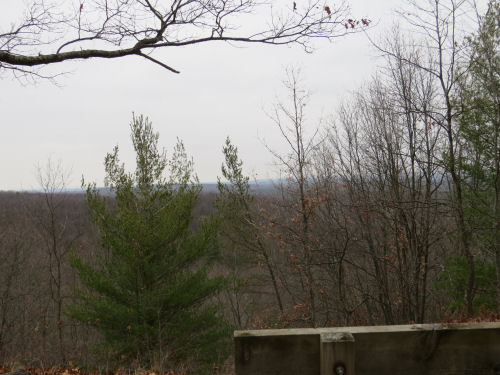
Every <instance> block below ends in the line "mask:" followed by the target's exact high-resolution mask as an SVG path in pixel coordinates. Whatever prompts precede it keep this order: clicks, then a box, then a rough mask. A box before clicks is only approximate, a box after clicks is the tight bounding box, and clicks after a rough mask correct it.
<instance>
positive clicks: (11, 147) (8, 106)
mask: <svg viewBox="0 0 500 375" xmlns="http://www.w3.org/2000/svg"><path fill="white" fill-rule="evenodd" d="M349 3H350V5H351V9H352V13H353V15H354V16H355V17H356V18H357V19H359V18H362V17H366V18H369V19H371V20H372V21H373V24H375V27H373V29H372V30H371V31H370V35H371V36H373V37H375V38H376V37H377V36H378V35H382V34H383V33H384V31H387V29H389V28H390V27H391V25H392V23H393V22H394V18H395V17H394V13H393V10H394V9H395V8H398V7H400V6H402V5H403V4H404V3H403V2H402V1H398V0H383V1H373V0H351V1H350V2H349ZM9 4H10V6H11V7H12V4H14V2H12V1H11V0H0V9H2V8H5V7H7V8H8V7H9ZM11 10H13V9H11ZM2 11H3V9H2ZM12 13H15V12H12ZM8 17H12V15H11V14H9V12H3V15H0V22H2V23H4V24H5V22H9V21H8ZM315 46H316V50H315V52H314V53H313V54H306V53H305V52H304V51H303V50H302V49H300V48H299V47H286V46H283V47H278V46H263V45H257V46H247V45H236V46H231V45H229V44H223V43H212V44H205V45H197V46H192V47H185V48H174V49H167V50H163V51H162V52H161V53H159V54H158V55H157V56H158V57H160V59H161V60H162V61H165V62H166V63H167V64H169V65H170V66H173V67H174V68H176V69H178V70H180V71H181V74H178V75H176V74H173V73H170V72H169V71H167V70H165V69H162V68H161V67H159V66H157V65H154V64H152V63H149V62H147V61H146V60H144V59H140V58H138V57H127V58H122V59H116V60H97V59H94V60H88V61H77V62H69V63H64V64H58V65H54V66H53V67H52V68H53V69H55V70H57V71H66V72H68V74H66V75H65V76H62V77H60V78H58V80H57V82H58V86H56V85H54V84H52V83H50V82H48V81H42V80H41V81H38V83H37V84H36V85H25V84H22V82H19V81H17V80H15V79H12V78H11V76H10V75H7V74H4V75H3V76H2V77H0V114H1V117H0V160H1V161H0V176H1V177H0V190H30V189H36V188H38V185H37V181H36V168H37V165H44V164H45V163H46V161H47V160H48V158H51V159H52V160H53V161H58V160H61V162H62V163H63V165H64V167H65V168H66V169H68V170H71V178H70V180H69V181H68V187H79V185H80V179H81V177H82V175H83V176H84V177H85V179H86V180H87V181H95V182H96V183H97V184H98V185H102V183H103V177H104V167H103V160H104V156H105V155H106V153H107V152H110V151H111V150H112V149H113V146H114V145H116V144H118V145H119V146H120V150H121V152H120V153H121V158H122V160H123V161H124V162H125V163H126V164H127V165H128V167H129V168H130V169H132V168H133V163H134V154H133V150H132V146H131V142H130V140H129V123H130V120H131V118H132V112H135V113H136V114H144V115H146V116H148V117H149V118H150V120H151V121H152V122H153V126H154V128H155V129H156V130H157V131H159V132H160V143H161V144H162V145H164V146H165V147H166V149H167V153H168V152H169V151H171V150H172V146H173V145H174V144H175V142H176V138H177V137H179V138H180V139H182V140H183V141H184V143H185V146H186V149H187V152H188V153H189V154H190V155H192V157H193V159H194V162H195V168H196V171H197V173H198V176H199V178H200V181H202V182H212V181H216V178H217V176H218V175H220V165H221V163H222V153H221V149H222V145H223V143H224V141H225V138H226V136H230V137H231V139H232V141H233V143H234V144H235V145H237V146H238V148H239V150H240V156H241V158H242V159H243V161H244V163H245V172H246V173H248V174H250V175H251V176H252V177H253V178H258V179H264V178H272V177H275V176H276V175H277V171H276V168H274V166H273V158H272V156H271V155H270V153H269V152H268V151H267V150H266V148H265V146H264V142H265V143H266V144H267V145H269V146H270V147H271V148H273V149H275V150H278V151H280V150H281V151H283V152H284V151H285V150H286V146H285V144H284V143H283V141H282V139H281V138H280V136H279V132H278V130H277V129H276V128H275V126H273V124H272V122H271V120H270V119H269V118H268V117H267V116H266V114H265V113H264V110H265V109H266V108H267V109H270V108H271V107H272V104H273V103H275V102H276V100H277V98H280V97H281V98H284V92H283V88H282V85H281V81H282V80H283V79H284V77H285V69H286V67H289V66H295V67H300V68H301V70H302V76H303V78H304V87H305V88H307V89H308V90H309V91H310V92H311V102H310V105H309V106H308V126H310V128H311V129H312V128H314V127H316V126H317V124H318V121H319V120H320V119H321V118H323V119H326V118H327V117H328V115H329V114H330V113H332V112H333V111H334V110H335V108H336V106H337V104H338V103H339V101H340V100H342V97H345V96H346V95H348V94H349V92H350V90H352V89H354V88H356V87H358V86H359V85H360V84H362V83H363V81H365V80H366V79H367V78H368V77H369V76H370V75H371V74H373V73H374V72H375V71H376V68H377V65H378V64H380V63H381V61H380V60H377V58H376V56H377V53H376V51H375V50H374V49H373V48H372V47H371V46H370V43H369V41H368V38H367V37H366V35H364V34H363V33H359V34H356V35H350V36H346V37H343V38H339V39H337V40H336V41H335V42H334V43H326V42H324V41H317V42H316V43H315Z"/></svg>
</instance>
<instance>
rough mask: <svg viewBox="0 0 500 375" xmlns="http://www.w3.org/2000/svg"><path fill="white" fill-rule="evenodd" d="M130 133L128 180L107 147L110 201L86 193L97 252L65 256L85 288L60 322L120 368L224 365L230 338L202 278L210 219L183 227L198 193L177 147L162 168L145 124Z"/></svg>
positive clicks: (212, 247) (210, 250)
mask: <svg viewBox="0 0 500 375" xmlns="http://www.w3.org/2000/svg"><path fill="white" fill-rule="evenodd" d="M131 131H132V135H131V137H132V141H133V146H134V149H135V152H136V170H135V172H134V173H127V172H126V171H125V167H124V165H123V164H122V163H121V162H120V160H119V158H118V147H115V148H114V151H113V152H112V153H110V154H108V155H107V156H106V159H105V171H106V179H105V185H106V187H107V188H108V189H110V191H111V193H112V194H111V196H110V195H105V194H101V193H100V191H99V190H98V189H97V188H96V185H95V184H91V185H88V186H87V205H88V209H89V212H90V217H91V219H92V221H93V223H94V224H95V225H96V226H97V228H98V230H99V232H100V236H101V239H102V247H103V253H102V255H101V256H100V257H99V259H97V260H96V261H95V262H94V263H90V262H87V261H85V260H84V259H82V258H80V257H78V256H76V255H75V256H73V258H72V266H73V267H74V268H75V269H76V271H77V272H78V274H79V276H80V279H81V281H82V284H83V286H84V287H85V288H83V289H82V290H80V291H79V293H78V297H79V302H78V303H76V304H74V305H72V306H70V307H69V309H68V314H69V315H70V316H71V317H72V318H73V319H75V320H77V321H80V322H84V323H86V324H91V325H93V326H94V327H96V328H97V329H98V330H99V331H100V332H101V333H102V337H103V342H102V345H101V348H102V349H104V350H105V351H106V353H108V355H112V356H113V357H114V358H117V359H119V360H120V363H121V364H123V363H124V362H125V361H126V362H129V363H132V362H134V363H135V364H136V365H139V366H142V367H147V368H156V369H159V370H168V369H172V368H173V367H174V366H176V365H179V364H180V363H182V364H183V365H184V368H186V364H188V368H191V369H192V370H193V371H195V373H202V372H203V370H204V369H208V368H211V367H212V366H213V365H214V364H216V363H218V362H219V361H221V360H223V359H224V358H225V356H227V354H228V349H229V346H228V344H229V343H230V337H231V336H230V331H229V327H228V325H227V324H226V322H225V321H224V320H223V319H222V318H221V317H220V316H219V315H218V314H217V310H216V308H215V307H214V306H212V305H211V304H210V301H211V297H213V296H215V295H216V294H217V293H218V292H219V291H220V289H221V288H222V286H223V284H224V279H223V278H221V277H210V276H209V273H210V267H211V260H213V258H214V256H215V255H216V251H217V238H216V237H217V236H216V233H217V228H216V225H215V222H214V220H210V219H204V220H200V221H199V222H197V223H193V218H192V212H193V208H194V206H195V204H196V203H197V201H198V198H199V194H200V191H201V187H200V185H199V183H198V182H197V178H196V177H194V175H193V171H192V161H190V160H189V159H188V158H187V156H186V153H185V150H184V146H183V144H182V143H181V142H178V143H177V146H176V147H175V150H174V154H173V156H172V158H171V159H170V160H167V158H166V154H165V152H164V151H163V150H159V148H158V138H159V134H158V133H155V132H154V131H153V128H152V126H151V123H150V122H149V121H148V119H147V118H144V117H143V116H138V117H136V116H134V117H133V120H132V123H131ZM167 171H169V172H170V173H169V177H168V178H167V177H165V174H166V172H167ZM194 227H196V228H197V229H196V230H194V229H193V228H194Z"/></svg>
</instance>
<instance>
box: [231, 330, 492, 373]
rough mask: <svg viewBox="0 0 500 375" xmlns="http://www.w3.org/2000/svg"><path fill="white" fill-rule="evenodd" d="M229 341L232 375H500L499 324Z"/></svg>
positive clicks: (270, 333)
mask: <svg viewBox="0 0 500 375" xmlns="http://www.w3.org/2000/svg"><path fill="white" fill-rule="evenodd" d="M340 333H345V334H346V335H344V336H342V335H338V334H340ZM336 337H341V339H340V341H338V340H337V339H336ZM349 337H350V338H351V339H348V338H349ZM332 338H333V339H332ZM346 338H347V339H346ZM336 341H338V342H336ZM234 342H235V366H236V375H271V374H273V375H280V374H283V375H285V374H286V375H295V374H297V375H299V374H300V375H320V374H321V375H330V374H332V375H334V374H335V368H336V366H337V364H339V363H341V364H342V366H344V367H345V371H344V375H355V374H356V375H365V374H366V375H368V374H370V375H372V374H377V375H403V374H404V375H417V374H418V375H427V374H429V375H438V374H439V375H451V374H464V375H465V374H467V375H483V374H484V375H486V374H488V375H492V374H498V375H500V323H474V324H469V323H467V324H419V325H407V326H375V327H344V328H318V329H285V330H262V331H236V332H235V334H234ZM322 362H323V364H322Z"/></svg>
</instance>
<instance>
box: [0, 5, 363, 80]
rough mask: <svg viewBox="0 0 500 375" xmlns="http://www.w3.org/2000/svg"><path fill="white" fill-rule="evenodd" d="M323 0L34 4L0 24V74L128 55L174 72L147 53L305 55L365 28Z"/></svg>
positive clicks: (344, 9) (344, 7)
mask: <svg viewBox="0 0 500 375" xmlns="http://www.w3.org/2000/svg"><path fill="white" fill-rule="evenodd" d="M324 1H325V0H309V1H308V2H304V4H301V5H295V6H293V2H292V3H291V4H287V3H286V2H285V1H284V0H280V1H278V2H272V3H267V2H265V1H259V0H119V1H113V2H112V1H109V0H94V1H92V2H90V1H86V0H64V1H63V2H62V5H61V4H59V5H57V6H56V5H55V4H52V3H50V2H49V1H48V0H32V1H31V3H30V6H29V7H28V9H27V10H26V11H25V14H24V19H23V20H21V21H20V22H18V23H11V25H10V27H8V28H7V29H6V28H5V26H6V25H3V26H4V27H2V25H0V73H1V72H2V71H7V70H11V71H13V70H15V71H18V72H23V73H25V74H33V72H35V70H33V69H32V67H36V66H40V67H44V66H46V65H49V64H55V63H60V62H63V61H68V60H79V59H89V58H104V59H113V58H120V57H123V56H134V55H135V56H140V57H143V58H145V59H147V60H149V61H151V62H153V63H155V64H158V65H160V66H162V67H163V68H165V69H167V70H169V71H171V72H175V73H178V71H177V70H176V69H173V68H172V67H170V66H169V65H168V64H167V63H165V62H163V61H159V60H158V59H156V58H155V57H152V55H151V53H152V52H153V51H154V50H156V49H160V48H167V47H179V46H187V45H194V44H200V43H206V42H212V41H222V42H236V43H260V44H272V45H283V44H298V45H300V46H302V47H303V48H304V49H305V50H306V51H308V52H309V51H311V50H312V48H313V45H312V41H313V40H314V39H317V38H321V39H327V40H330V41H331V40H333V39H334V38H337V37H340V36H343V35H345V34H348V33H351V32H355V31H357V30H359V29H362V28H363V27H367V26H368V24H369V21H368V20H364V19H363V20H362V23H361V24H360V22H359V21H355V20H352V19H350V18H348V15H349V8H348V6H347V5H346V3H344V2H339V3H338V4H335V5H334V4H328V3H326V2H324ZM264 13H267V14H268V15H269V17H268V18H269V19H268V20H267V22H263V19H265V17H263V14H264ZM356 25H360V26H359V27H355V26H356ZM38 74H40V73H38Z"/></svg>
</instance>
